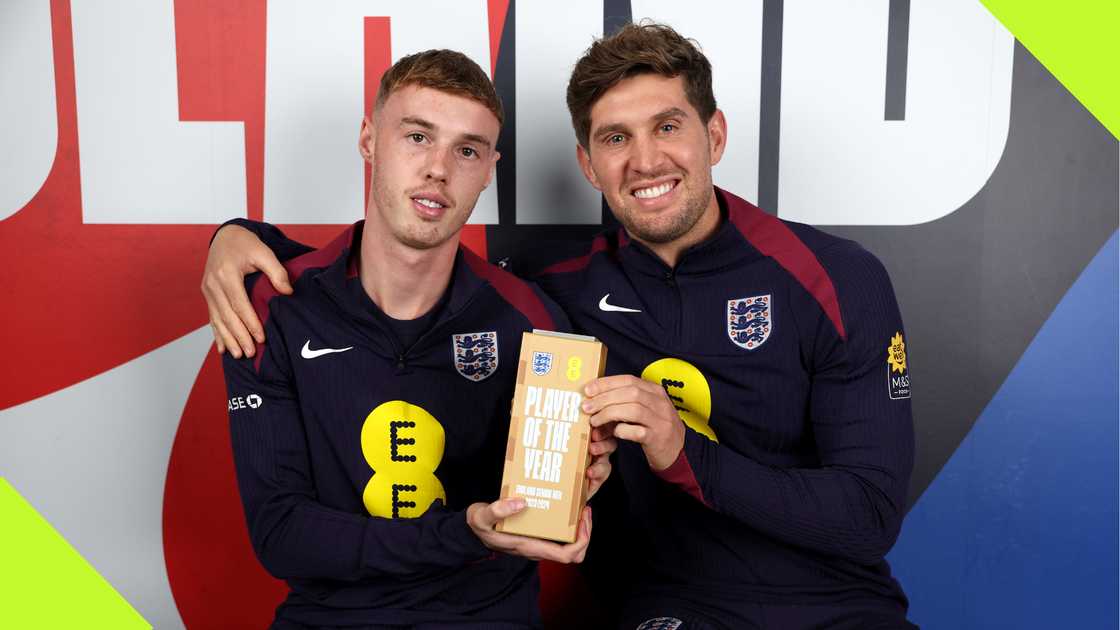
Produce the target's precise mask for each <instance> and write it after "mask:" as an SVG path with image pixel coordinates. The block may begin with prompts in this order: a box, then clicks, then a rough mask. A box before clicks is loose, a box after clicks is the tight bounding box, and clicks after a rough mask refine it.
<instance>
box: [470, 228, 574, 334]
mask: <svg viewBox="0 0 1120 630" xmlns="http://www.w3.org/2000/svg"><path fill="white" fill-rule="evenodd" d="M460 251H462V252H463V261H464V262H466V263H467V265H468V266H469V267H470V268H471V271H472V272H474V275H476V276H478V277H479V278H482V279H483V280H485V281H487V282H489V283H490V285H491V286H493V287H494V289H495V290H497V292H498V295H501V296H502V299H504V300H505V301H506V302H509V303H510V304H511V305H513V307H514V308H516V309H517V310H519V311H521V313H522V314H523V315H525V317H527V318H529V322H530V324H532V326H533V327H534V328H540V329H542V330H552V329H554V328H556V322H555V321H553V319H552V315H551V314H550V313H549V312H548V308H547V307H546V306H545V305H544V302H542V301H541V298H540V297H539V296H538V295H537V293H536V292H535V291H533V287H531V286H529V284H528V283H526V282H525V281H524V280H522V279H520V278H518V277H517V276H515V275H513V274H511V273H509V272H507V271H504V270H502V269H499V268H498V267H495V266H494V265H491V264H490V263H488V262H486V261H485V260H483V259H481V258H479V257H478V255H477V254H475V253H474V252H472V251H471V250H469V249H467V248H465V247H461V248H460Z"/></svg>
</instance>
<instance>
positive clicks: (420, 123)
mask: <svg viewBox="0 0 1120 630" xmlns="http://www.w3.org/2000/svg"><path fill="white" fill-rule="evenodd" d="M406 125H416V126H417V127H422V128H424V129H427V130H428V131H435V130H436V126H435V124H433V123H431V122H428V121H427V120H424V119H423V118H417V117H415V116H405V117H404V118H401V126H402V127H404V126H406ZM461 137H462V138H463V139H464V140H467V141H469V142H475V143H477V144H482V145H485V146H486V148H487V149H490V148H492V147H493V145H492V144H491V143H490V141H489V140H487V139H486V136H480V135H478V134H477V133H465V134H463V135H462V136H461Z"/></svg>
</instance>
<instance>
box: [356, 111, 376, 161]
mask: <svg viewBox="0 0 1120 630" xmlns="http://www.w3.org/2000/svg"><path fill="white" fill-rule="evenodd" d="M374 132H375V130H374V128H373V123H372V122H370V119H369V116H363V117H362V127H361V129H360V130H359V131H358V153H360V154H361V156H362V159H363V160H365V161H366V162H369V163H370V164H373V136H374Z"/></svg>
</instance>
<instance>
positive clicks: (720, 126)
mask: <svg viewBox="0 0 1120 630" xmlns="http://www.w3.org/2000/svg"><path fill="white" fill-rule="evenodd" d="M726 148H727V118H725V117H724V116H723V111H721V110H718V109H717V110H716V113H714V114H712V117H711V118H710V119H709V120H708V152H709V155H708V160H709V162H710V163H711V165H712V166H715V165H716V164H719V161H720V160H721V159H723V151H724V149H726Z"/></svg>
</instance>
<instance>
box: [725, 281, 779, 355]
mask: <svg viewBox="0 0 1120 630" xmlns="http://www.w3.org/2000/svg"><path fill="white" fill-rule="evenodd" d="M773 330H774V308H773V300H772V299H771V296H770V295H755V296H753V297H744V298H738V299H735V300H728V301H727V336H728V337H730V338H731V343H734V344H735V345H737V346H739V347H740V348H742V349H744V350H757V349H758V347H759V346H761V345H762V344H764V343H766V340H767V339H769V338H770V333H771V332H773Z"/></svg>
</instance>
